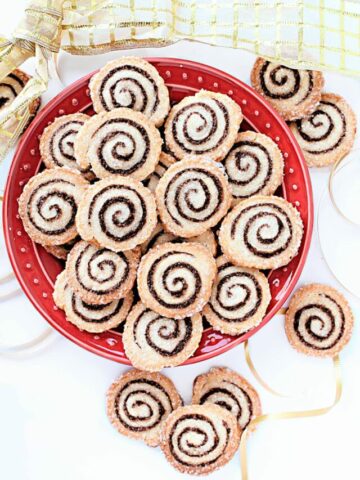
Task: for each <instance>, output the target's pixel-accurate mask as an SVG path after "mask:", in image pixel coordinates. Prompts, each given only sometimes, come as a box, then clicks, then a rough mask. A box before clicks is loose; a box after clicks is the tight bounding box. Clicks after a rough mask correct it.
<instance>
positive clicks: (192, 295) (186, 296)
mask: <svg viewBox="0 0 360 480" xmlns="http://www.w3.org/2000/svg"><path fill="white" fill-rule="evenodd" d="M192 258H193V255H192V254H190V253H186V252H180V251H174V252H168V253H165V254H163V255H161V256H160V257H159V258H157V259H156V260H155V261H154V262H153V264H152V265H151V267H150V269H149V272H148V274H147V284H148V288H149V291H150V293H151V295H152V296H153V297H154V298H155V299H156V301H157V302H158V303H159V304H160V305H162V306H163V307H166V308H174V309H181V308H186V307H188V306H190V305H192V304H193V303H194V302H195V301H196V300H197V298H198V295H199V292H200V290H201V286H202V281H201V276H200V274H199V272H198V271H197V270H196V268H195V267H193V266H192V265H191V261H192Z"/></svg>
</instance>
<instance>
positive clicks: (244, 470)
mask: <svg viewBox="0 0 360 480" xmlns="http://www.w3.org/2000/svg"><path fill="white" fill-rule="evenodd" d="M333 365H334V376H335V395H334V400H333V401H332V403H331V404H330V405H328V406H325V407H319V408H314V409H311V410H301V411H297V412H279V413H267V414H264V415H260V416H258V417H256V418H254V419H253V420H251V422H250V423H249V424H248V426H247V427H246V429H245V430H244V432H243V434H242V436H241V440H240V460H241V479H242V480H249V473H248V462H247V453H246V450H247V449H246V446H247V440H248V436H249V433H250V431H251V430H253V429H254V427H256V426H257V425H259V424H260V423H264V422H266V421H268V420H289V419H293V418H308V417H317V416H320V415H325V414H326V413H328V412H330V410H331V409H332V408H334V407H335V405H336V404H337V403H338V402H339V400H340V398H341V394H342V381H341V374H340V359H339V356H338V355H336V356H335V357H334V358H333Z"/></svg>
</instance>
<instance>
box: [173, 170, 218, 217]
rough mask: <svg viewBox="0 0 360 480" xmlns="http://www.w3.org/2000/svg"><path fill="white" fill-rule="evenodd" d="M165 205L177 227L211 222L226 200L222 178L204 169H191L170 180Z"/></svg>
mask: <svg viewBox="0 0 360 480" xmlns="http://www.w3.org/2000/svg"><path fill="white" fill-rule="evenodd" d="M164 196H165V206H166V208H167V211H168V213H169V215H170V216H171V218H172V219H173V221H174V222H175V223H176V224H177V225H182V224H183V223H184V222H194V223H200V222H205V221H207V220H209V219H210V218H211V217H213V215H215V214H216V212H217V211H218V210H219V208H220V206H221V205H222V203H223V201H224V190H223V186H222V184H221V183H220V181H219V179H218V178H217V177H216V176H215V175H213V174H212V173H211V172H209V171H208V170H205V169H203V168H187V169H184V170H182V171H180V172H178V173H177V174H175V175H174V177H173V178H172V179H171V180H170V181H169V183H168V185H167V187H166V190H165V194H164Z"/></svg>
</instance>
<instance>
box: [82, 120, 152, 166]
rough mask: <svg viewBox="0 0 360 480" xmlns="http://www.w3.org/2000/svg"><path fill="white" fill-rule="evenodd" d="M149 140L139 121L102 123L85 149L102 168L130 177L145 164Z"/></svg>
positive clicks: (109, 121)
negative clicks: (87, 148)
mask: <svg viewBox="0 0 360 480" xmlns="http://www.w3.org/2000/svg"><path fill="white" fill-rule="evenodd" d="M149 151H150V138H149V135H148V133H147V131H146V129H145V128H144V127H143V126H142V125H140V124H139V123H138V122H136V121H134V120H131V119H127V118H121V119H118V118H113V119H110V120H107V121H105V122H104V123H103V124H102V125H101V126H100V127H99V128H98V129H97V130H96V132H94V134H93V137H92V140H91V144H90V147H89V150H88V156H89V158H92V157H93V156H94V158H96V159H97V160H98V161H99V163H100V165H101V166H102V168H103V169H105V170H106V171H107V172H110V173H113V174H117V175H129V174H131V173H133V172H135V171H136V170H138V169H139V168H140V167H142V165H144V163H145V162H146V160H147V158H148V155H149Z"/></svg>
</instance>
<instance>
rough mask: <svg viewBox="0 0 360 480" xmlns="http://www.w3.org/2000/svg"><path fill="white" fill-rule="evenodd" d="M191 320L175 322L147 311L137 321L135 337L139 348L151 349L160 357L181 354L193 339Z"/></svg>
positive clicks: (185, 319)
mask: <svg viewBox="0 0 360 480" xmlns="http://www.w3.org/2000/svg"><path fill="white" fill-rule="evenodd" d="M191 334H192V321H191V318H184V319H181V320H175V319H173V318H166V317H163V316H161V315H158V314H157V313H155V312H153V311H152V310H150V309H145V310H144V311H143V312H141V314H140V315H139V316H138V318H137V319H136V321H135V323H134V326H133V336H134V339H135V343H136V344H137V345H138V347H139V348H142V347H145V348H146V347H150V348H152V349H153V350H154V351H156V353H158V354H159V355H162V356H164V357H171V356H174V355H177V354H178V353H180V352H181V351H182V350H183V349H184V348H185V346H186V345H187V343H188V342H189V339H190V338H191Z"/></svg>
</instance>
